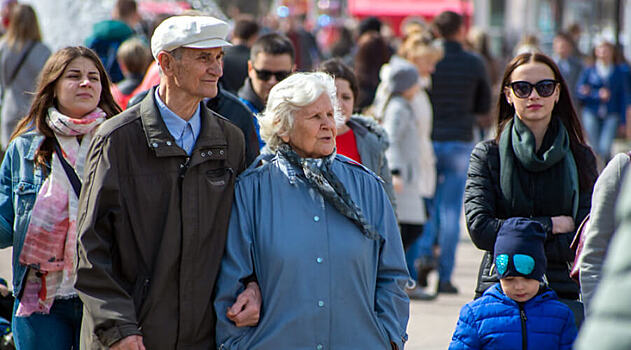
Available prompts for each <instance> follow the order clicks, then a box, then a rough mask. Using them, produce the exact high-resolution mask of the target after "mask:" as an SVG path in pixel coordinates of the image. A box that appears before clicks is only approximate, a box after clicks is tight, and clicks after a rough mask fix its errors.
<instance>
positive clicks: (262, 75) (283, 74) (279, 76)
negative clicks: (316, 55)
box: [254, 68, 291, 81]
mask: <svg viewBox="0 0 631 350" xmlns="http://www.w3.org/2000/svg"><path fill="white" fill-rule="evenodd" d="M254 72H255V73H256V77H257V78H259V79H261V80H263V81H268V80H270V79H271V78H272V75H273V76H275V77H276V81H281V80H283V79H285V78H287V77H288V76H289V75H290V74H291V71H286V70H279V71H276V72H272V71H270V70H266V69H261V70H258V69H256V68H254Z"/></svg>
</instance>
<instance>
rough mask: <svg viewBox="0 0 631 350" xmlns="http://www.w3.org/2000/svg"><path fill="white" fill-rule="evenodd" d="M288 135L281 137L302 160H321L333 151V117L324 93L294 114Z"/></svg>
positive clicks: (329, 100) (334, 132) (334, 131)
mask: <svg viewBox="0 0 631 350" xmlns="http://www.w3.org/2000/svg"><path fill="white" fill-rule="evenodd" d="M293 124H294V125H293V127H292V129H291V130H289V133H287V134H286V135H284V136H282V137H281V138H282V140H283V141H285V142H286V143H288V144H289V145H290V146H291V148H293V150H294V151H295V152H296V153H298V155H299V156H301V157H303V158H322V157H326V156H328V155H329V154H331V153H333V150H334V149H335V136H336V135H337V131H336V129H335V116H334V113H333V106H332V104H331V99H330V98H329V96H328V95H327V94H326V93H323V94H322V95H320V97H318V99H317V100H315V102H313V103H312V104H310V105H307V106H305V107H303V108H301V109H300V110H298V111H296V112H294V123H293Z"/></svg>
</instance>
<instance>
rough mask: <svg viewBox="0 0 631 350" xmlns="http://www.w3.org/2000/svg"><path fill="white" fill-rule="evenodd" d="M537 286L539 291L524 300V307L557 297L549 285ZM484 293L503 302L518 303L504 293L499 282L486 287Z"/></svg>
mask: <svg viewBox="0 0 631 350" xmlns="http://www.w3.org/2000/svg"><path fill="white" fill-rule="evenodd" d="M539 288H540V289H539V293H538V294H537V295H535V296H534V297H532V299H530V300H528V301H526V302H524V307H525V306H530V305H535V304H539V303H541V302H543V301H545V300H549V299H558V297H557V295H556V293H555V292H554V291H553V290H552V289H550V287H548V286H547V285H543V286H540V287H539ZM484 295H489V296H492V297H494V298H496V299H499V300H500V301H502V302H503V303H504V304H510V305H517V304H518V303H517V302H516V301H515V300H513V299H511V298H509V297H508V296H507V295H506V294H504V291H503V290H502V286H501V285H500V283H499V282H498V283H497V284H496V285H494V286H492V287H491V288H489V289H487V290H486V292H484Z"/></svg>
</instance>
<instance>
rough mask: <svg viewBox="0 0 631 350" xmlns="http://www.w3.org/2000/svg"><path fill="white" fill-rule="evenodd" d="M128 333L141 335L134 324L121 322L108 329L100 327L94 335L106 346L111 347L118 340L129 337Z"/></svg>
mask: <svg viewBox="0 0 631 350" xmlns="http://www.w3.org/2000/svg"><path fill="white" fill-rule="evenodd" d="M130 335H142V332H140V329H138V326H136V325H135V324H123V325H116V326H114V327H111V328H108V329H101V330H97V331H96V336H97V337H98V338H99V341H100V342H101V343H102V344H103V345H105V346H107V347H111V346H112V345H114V344H115V343H116V342H118V341H119V340H121V339H123V338H126V337H129V336H130Z"/></svg>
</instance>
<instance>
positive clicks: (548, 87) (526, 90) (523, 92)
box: [508, 79, 559, 98]
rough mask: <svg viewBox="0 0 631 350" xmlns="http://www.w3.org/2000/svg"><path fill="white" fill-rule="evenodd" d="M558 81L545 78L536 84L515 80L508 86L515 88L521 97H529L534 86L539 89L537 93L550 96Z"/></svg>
mask: <svg viewBox="0 0 631 350" xmlns="http://www.w3.org/2000/svg"><path fill="white" fill-rule="evenodd" d="M558 83H559V82H558V81H556V80H553V79H545V80H541V81H539V82H537V83H535V84H531V83H529V82H527V81H514V82H512V83H510V84H508V86H510V87H511V89H513V93H514V94H515V96H517V97H519V98H528V96H530V94H531V93H532V88H535V90H537V94H539V96H540V97H550V96H552V94H553V93H554V89H555V88H556V86H557V84H558Z"/></svg>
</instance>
